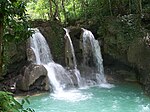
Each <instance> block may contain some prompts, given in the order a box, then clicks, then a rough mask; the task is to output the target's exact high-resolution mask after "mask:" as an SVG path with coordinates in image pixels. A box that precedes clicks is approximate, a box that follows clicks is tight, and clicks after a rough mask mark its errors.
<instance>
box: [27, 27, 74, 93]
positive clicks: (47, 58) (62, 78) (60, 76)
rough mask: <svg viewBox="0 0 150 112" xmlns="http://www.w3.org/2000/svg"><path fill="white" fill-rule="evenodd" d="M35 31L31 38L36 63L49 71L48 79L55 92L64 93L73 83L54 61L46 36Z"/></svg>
mask: <svg viewBox="0 0 150 112" xmlns="http://www.w3.org/2000/svg"><path fill="white" fill-rule="evenodd" d="M33 30H34V31H35V33H34V34H33V35H32V37H30V47H31V49H32V50H33V51H34V53H35V56H36V61H35V63H36V64H39V65H43V66H44V67H45V68H46V69H47V72H48V77H49V80H50V83H51V85H52V86H53V89H54V91H62V90H63V89H64V88H66V86H67V85H68V84H69V85H71V86H72V85H73V81H72V80H71V78H70V77H69V75H68V74H67V72H66V70H65V69H64V68H63V67H62V66H61V65H59V64H57V63H55V62H54V61H53V59H52V55H51V52H50V49H49V46H48V44H47V42H46V40H45V38H44V36H43V35H42V34H41V33H40V31H39V30H38V29H37V28H35V29H33Z"/></svg>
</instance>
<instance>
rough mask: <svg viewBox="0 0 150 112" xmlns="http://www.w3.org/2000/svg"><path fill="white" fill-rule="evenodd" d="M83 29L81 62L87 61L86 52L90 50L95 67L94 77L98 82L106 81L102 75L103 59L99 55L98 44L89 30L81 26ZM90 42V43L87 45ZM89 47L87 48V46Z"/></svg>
mask: <svg viewBox="0 0 150 112" xmlns="http://www.w3.org/2000/svg"><path fill="white" fill-rule="evenodd" d="M82 30H83V52H84V56H83V58H84V59H83V63H84V64H85V63H86V62H88V61H89V60H88V52H89V49H91V51H92V53H91V54H92V55H93V61H94V64H95V65H96V68H97V72H98V73H97V74H96V79H97V82H98V83H99V84H101V83H106V79H105V77H104V68H103V59H102V56H101V49H100V46H99V42H98V41H97V40H95V38H94V35H93V34H92V32H91V31H89V30H86V29H84V28H82ZM89 44H90V45H89ZM87 47H89V48H87Z"/></svg>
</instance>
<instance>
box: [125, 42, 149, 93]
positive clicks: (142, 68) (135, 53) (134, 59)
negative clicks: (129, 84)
mask: <svg viewBox="0 0 150 112" xmlns="http://www.w3.org/2000/svg"><path fill="white" fill-rule="evenodd" d="M128 61H129V62H130V63H131V64H132V65H133V66H135V67H136V68H137V71H138V73H139V75H138V80H139V82H140V83H141V84H143V86H144V90H145V92H146V93H149V95H150V80H149V79H150V75H149V74H150V47H149V46H147V44H146V43H145V41H143V39H135V40H134V41H133V43H132V44H131V46H130V47H129V50H128Z"/></svg>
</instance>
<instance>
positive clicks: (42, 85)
mask: <svg viewBox="0 0 150 112" xmlns="http://www.w3.org/2000/svg"><path fill="white" fill-rule="evenodd" d="M17 87H18V88H19V89H20V90H23V91H31V90H34V89H37V90H49V89H50V88H49V81H48V78H47V70H46V69H45V67H44V66H42V65H35V64H30V65H29V66H27V67H25V69H24V74H21V75H20V80H19V81H18V82H17Z"/></svg>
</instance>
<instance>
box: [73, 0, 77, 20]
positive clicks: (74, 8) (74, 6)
mask: <svg viewBox="0 0 150 112" xmlns="http://www.w3.org/2000/svg"><path fill="white" fill-rule="evenodd" d="M73 11H74V15H75V17H76V16H77V15H76V4H75V0H73Z"/></svg>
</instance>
